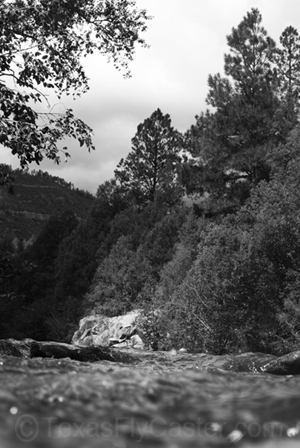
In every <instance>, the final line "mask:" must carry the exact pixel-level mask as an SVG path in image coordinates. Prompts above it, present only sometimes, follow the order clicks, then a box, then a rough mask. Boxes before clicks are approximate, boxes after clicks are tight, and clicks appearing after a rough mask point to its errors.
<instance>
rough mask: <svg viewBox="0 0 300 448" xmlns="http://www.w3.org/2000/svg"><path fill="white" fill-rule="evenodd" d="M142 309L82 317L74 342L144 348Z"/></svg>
mask: <svg viewBox="0 0 300 448" xmlns="http://www.w3.org/2000/svg"><path fill="white" fill-rule="evenodd" d="M140 314H141V313H140V311H138V310H136V311H132V312H130V313H128V314H125V315H124V316H115V317H106V316H102V315H94V316H87V317H84V318H83V319H81V321H80V323H79V329H78V330H77V331H76V332H75V334H74V336H73V338H72V343H73V344H74V345H78V346H84V347H86V346H91V345H94V346H98V345H100V346H111V345H113V346H120V344H122V345H130V346H131V347H134V348H143V342H142V340H141V338H140V336H139V335H138V334H137V333H138V319H139V317H140Z"/></svg>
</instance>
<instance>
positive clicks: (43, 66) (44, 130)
mask: <svg viewBox="0 0 300 448" xmlns="http://www.w3.org/2000/svg"><path fill="white" fill-rule="evenodd" d="M148 19H149V17H148V16H147V14H146V11H145V10H143V9H140V10H138V9H137V8H136V5H135V1H131V0H116V1H112V0H105V1H102V0H101V1H100V0H85V1H82V0H17V1H13V2H11V1H7V0H1V2H0V143H1V144H2V145H4V146H5V147H8V148H10V149H11V151H12V154H14V155H16V156H17V157H18V158H19V159H20V164H21V166H22V167H24V166H26V165H27V164H28V163H31V162H33V161H35V162H36V163H39V162H41V160H43V158H45V157H46V158H49V159H52V160H54V161H56V162H57V163H58V162H59V160H60V158H59V152H60V150H62V151H63V152H64V153H65V156H68V155H69V154H68V152H67V147H66V146H64V147H62V148H59V147H58V144H59V142H60V141H61V140H63V139H64V138H65V137H72V138H75V139H77V140H78V141H79V144H80V146H83V145H86V147H87V148H88V150H91V149H94V145H93V142H92V129H91V128H90V127H89V126H88V125H87V124H85V123H84V122H83V121H82V120H81V119H79V118H76V117H75V116H74V114H73V112H72V110H71V109H66V110H65V112H63V113H58V112H56V111H55V108H52V107H51V105H50V104H49V100H48V98H47V89H51V90H53V91H54V92H55V94H56V95H57V97H58V98H61V96H62V95H63V94H66V95H70V94H72V95H73V96H76V95H81V94H82V93H84V92H86V91H87V90H88V88H89V86H88V78H87V75H86V73H85V71H84V67H83V59H82V58H83V57H85V56H87V55H89V54H92V53H94V52H100V53H101V54H104V55H106V56H107V57H108V58H109V59H110V60H112V61H113V63H114V65H115V66H116V68H118V69H122V70H123V71H124V73H125V76H127V75H128V74H129V68H128V62H129V61H131V60H132V58H133V55H134V52H135V47H136V45H138V44H140V45H143V46H145V45H146V44H145V41H144V39H143V38H142V37H141V33H142V32H143V31H145V30H146V21H147V20H148Z"/></svg>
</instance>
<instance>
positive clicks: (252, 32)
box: [186, 8, 299, 201]
mask: <svg viewBox="0 0 300 448" xmlns="http://www.w3.org/2000/svg"><path fill="white" fill-rule="evenodd" d="M227 43H228V46H229V53H228V54H225V56H224V62H225V63H224V72H225V76H222V75H221V74H220V73H218V74H216V75H210V76H209V78H208V86H209V91H208V96H207V104H208V105H209V106H210V109H209V110H208V111H206V113H202V114H201V115H199V116H198V117H196V119H197V121H196V124H195V125H193V126H192V127H191V128H190V130H189V131H188V132H187V135H186V143H187V147H188V149H189V150H190V151H191V152H192V154H193V155H194V156H196V157H198V158H199V163H198V165H199V166H200V168H201V169H200V170H198V171H199V174H200V182H201V183H202V184H205V183H206V188H207V190H208V191H209V190H210V191H211V193H215V195H216V196H218V195H219V196H222V197H224V194H225V195H227V196H228V197H229V196H230V195H231V196H232V195H234V196H235V197H238V199H239V200H242V201H244V200H245V198H246V197H248V196H249V191H250V190H251V188H253V187H254V186H255V185H257V183H258V182H260V181H261V180H268V179H269V177H270V169H271V167H270V165H269V164H268V153H269V151H270V150H271V149H272V148H274V147H277V146H278V145H279V144H280V143H284V142H286V139H287V136H288V134H289V132H290V130H291V129H292V128H293V127H294V126H295V124H296V122H297V116H298V110H299V101H298V93H297V92H298V81H297V79H298V77H299V64H297V62H296V61H297V54H299V36H298V33H297V31H296V30H295V29H293V28H292V27H287V28H286V29H285V30H284V31H283V33H282V35H281V37H280V46H279V47H277V46H276V44H275V41H274V40H273V39H271V37H270V36H269V35H268V33H267V31H266V30H265V28H264V27H263V26H262V16H261V14H260V12H259V11H258V10H257V9H254V8H253V9H252V10H251V11H250V12H248V13H247V15H246V16H245V17H244V18H243V20H242V21H241V23H240V24H239V25H238V26H237V27H236V28H233V29H232V32H231V34H230V35H228V36H227Z"/></svg>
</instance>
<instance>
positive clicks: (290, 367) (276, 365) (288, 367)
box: [262, 351, 300, 375]
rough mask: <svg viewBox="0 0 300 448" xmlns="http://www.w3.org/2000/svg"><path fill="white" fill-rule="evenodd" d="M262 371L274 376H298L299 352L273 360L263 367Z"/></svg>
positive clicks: (299, 370) (299, 368)
mask: <svg viewBox="0 0 300 448" xmlns="http://www.w3.org/2000/svg"><path fill="white" fill-rule="evenodd" d="M262 371H263V372H265V373H272V374H274V375H300V351H296V352H291V353H288V354H287V355H284V356H280V357H279V358H277V359H274V360H273V361H271V362H269V363H268V364H266V365H265V366H263V368H262Z"/></svg>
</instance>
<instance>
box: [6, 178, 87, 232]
mask: <svg viewBox="0 0 300 448" xmlns="http://www.w3.org/2000/svg"><path fill="white" fill-rule="evenodd" d="M10 177H11V178H12V179H13V181H12V182H11V184H12V186H13V194H11V193H9V191H8V189H7V188H6V186H5V185H0V234H1V235H7V236H9V237H10V238H12V239H14V238H18V239H20V238H21V239H25V240H29V239H30V238H31V237H32V236H34V235H37V234H38V233H39V231H40V230H41V228H42V227H43V225H44V223H45V222H46V221H47V220H48V219H49V217H50V216H52V215H55V214H60V213H63V212H64V211H66V210H71V211H73V212H74V213H75V214H76V215H77V216H78V218H80V219H83V218H85V217H86V215H87V211H88V210H89V208H90V206H91V204H92V202H93V196H92V195H91V194H89V193H87V192H84V191H81V190H78V189H74V187H73V185H71V184H69V183H67V182H65V181H64V180H63V179H60V178H58V177H53V176H50V175H49V174H48V173H47V172H42V171H38V172H32V173H31V174H29V173H25V172H22V171H21V170H15V171H11V172H10Z"/></svg>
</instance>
